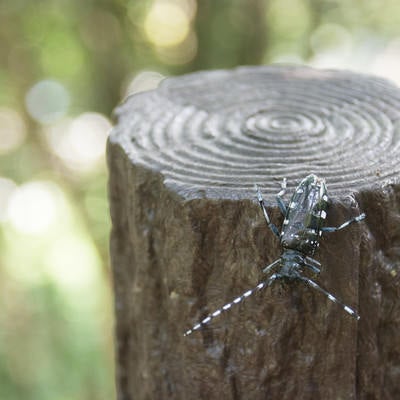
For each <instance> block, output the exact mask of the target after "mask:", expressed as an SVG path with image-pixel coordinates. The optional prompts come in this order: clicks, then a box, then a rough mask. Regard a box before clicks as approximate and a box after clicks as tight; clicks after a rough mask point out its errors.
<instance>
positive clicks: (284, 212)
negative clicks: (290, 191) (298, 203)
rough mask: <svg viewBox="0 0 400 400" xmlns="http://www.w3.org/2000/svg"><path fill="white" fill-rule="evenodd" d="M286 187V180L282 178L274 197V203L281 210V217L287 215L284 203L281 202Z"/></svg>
mask: <svg viewBox="0 0 400 400" xmlns="http://www.w3.org/2000/svg"><path fill="white" fill-rule="evenodd" d="M286 187H287V183H286V178H283V180H282V183H281V190H280V192H279V193H278V194H277V195H276V201H277V203H278V207H279V209H280V210H281V213H282V215H283V216H285V215H286V213H287V207H286V204H285V202H284V201H283V196H284V195H285V193H286Z"/></svg>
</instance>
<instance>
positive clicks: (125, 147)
mask: <svg viewBox="0 0 400 400" xmlns="http://www.w3.org/2000/svg"><path fill="white" fill-rule="evenodd" d="M399 110H400V91H399V90H398V89H397V88H396V87H394V86H392V85H390V84H389V83H387V82H386V81H383V80H380V79H377V78H372V77H365V76H360V75H356V74H352V73H347V72H338V71H336V72H335V71H316V70H312V69H308V68H294V67H281V68H278V67H269V68H267V67H256V68H241V69H238V70H232V71H214V72H204V73H197V74H192V75H187V76H183V77H180V78H174V79H169V80H166V81H164V82H163V84H162V85H161V87H160V88H159V89H157V90H155V91H152V92H147V93H143V94H139V95H136V96H134V97H132V98H130V99H128V100H127V101H126V102H125V103H124V104H123V105H122V106H121V107H120V108H119V110H118V112H117V114H118V124H117V126H116V127H115V129H114V131H113V133H112V135H111V137H110V141H109V146H108V160H109V169H110V201H111V215H112V221H113V231H112V236H111V256H112V265H113V272H114V283H115V296H116V299H115V309H116V342H117V354H118V377H117V380H118V387H119V398H120V399H124V400H133V399H135V400H137V399H185V400H190V399H203V398H205V399H208V400H211V399H235V400H236V399H250V400H253V399H254V400H258V399H260V400H261V399H295V398H299V399H300V398H301V399H325V400H326V399H327V400H329V399H397V398H400V389H399V387H400V385H399V382H400V339H399V334H398V332H399V331H400V302H399V294H400V293H399V291H400V282H399V275H398V272H399V270H400V223H399V222H400V221H399V220H400V185H399V180H398V176H399V169H400V162H399V160H398V156H397V155H398V154H399V146H400V144H399V129H398V121H399V120H400V111H399ZM309 173H316V174H317V175H319V176H321V177H325V178H326V180H327V185H328V191H329V193H330V195H331V199H332V205H331V207H330V209H329V213H328V219H327V224H328V225H330V226H332V225H339V224H341V223H342V222H344V221H345V220H347V219H349V218H350V217H351V216H355V215H357V214H358V213H359V212H360V211H363V212H366V214H367V219H366V220H365V221H364V222H362V223H361V224H355V225H352V226H351V227H349V228H347V229H345V230H343V231H340V232H336V233H331V234H325V235H324V237H323V238H322V240H321V246H320V249H319V251H318V253H317V254H316V255H315V258H317V259H318V260H320V261H321V263H322V266H323V268H322V271H321V274H320V276H319V277H314V279H315V280H316V281H317V282H319V283H320V284H321V285H322V286H323V287H325V288H327V289H328V290H329V291H330V292H332V293H333V294H335V295H336V296H338V297H339V298H340V299H342V300H343V301H344V302H345V303H346V304H348V305H349V306H352V307H354V308H356V309H357V310H358V311H359V313H360V315H361V319H360V321H359V322H356V321H355V320H354V319H352V318H351V317H350V316H349V315H348V314H346V313H345V312H343V310H342V309H341V308H340V307H338V306H337V305H336V304H333V303H332V302H330V301H329V300H327V299H326V298H325V297H324V296H322V295H321V294H320V293H319V292H316V291H314V290H313V289H311V288H308V287H305V286H304V285H303V284H302V283H291V284H283V285H282V284H280V283H276V284H274V285H272V286H271V287H270V288H268V289H266V290H264V291H261V292H259V293H257V294H256V295H254V296H252V297H249V298H248V299H246V301H244V302H243V303H241V304H240V305H238V306H236V307H235V308H232V309H231V310H230V311H229V312H227V313H225V314H223V315H221V316H220V317H218V318H216V319H215V320H214V321H213V323H212V324H210V325H208V326H207V327H205V328H204V329H202V330H200V331H197V332H195V333H193V334H192V335H190V336H188V337H183V332H185V330H186V329H189V328H190V327H191V326H192V325H193V324H195V323H196V322H197V321H198V320H200V319H201V318H204V317H205V316H206V315H208V313H210V312H212V311H214V310H215V309H216V308H219V307H220V306H222V305H223V304H224V303H226V302H228V301H231V300H232V299H233V298H234V297H236V296H237V295H239V294H241V293H242V292H243V291H245V290H247V289H248V288H251V287H254V286H255V285H256V284H257V283H258V282H259V281H260V280H262V279H264V278H265V276H263V274H262V272H261V270H262V267H264V266H265V265H267V264H268V263H270V262H272V261H274V260H275V259H277V258H278V257H279V255H280V253H281V249H280V246H279V241H278V240H277V239H276V238H275V237H274V235H273V234H272V233H271V231H269V230H268V228H267V227H266V225H265V221H264V220H263V216H262V214H261V212H260V210H259V207H258V204H257V202H256V198H255V194H254V188H253V185H254V184H255V183H258V184H259V185H260V186H261V187H262V188H263V193H264V194H265V198H266V200H267V201H268V203H269V205H270V206H271V207H270V212H271V216H272V219H273V220H274V222H275V223H276V224H277V225H278V226H280V224H281V223H282V217H281V215H280V213H279V211H278V209H277V207H276V206H275V199H274V195H275V194H276V193H277V191H278V189H279V185H278V182H279V181H280V180H281V179H282V178H283V177H286V178H287V179H288V183H289V190H288V192H289V193H290V192H291V190H292V189H293V187H294V186H295V185H296V184H297V183H298V181H299V180H300V179H301V178H303V177H304V176H306V175H307V174H309ZM288 197H289V196H288Z"/></svg>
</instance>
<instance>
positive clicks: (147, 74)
mask: <svg viewBox="0 0 400 400" xmlns="http://www.w3.org/2000/svg"><path fill="white" fill-rule="evenodd" d="M164 78H165V76H164V75H162V74H160V73H158V72H155V71H142V72H140V73H138V74H137V75H136V76H135V77H134V78H133V79H132V80H131V81H130V82H129V83H128V85H127V87H126V89H125V90H124V92H125V93H124V94H125V96H129V95H132V94H135V93H139V92H145V91H147V90H152V89H155V88H157V87H158V85H159V84H160V82H161V81H162V80H163V79H164Z"/></svg>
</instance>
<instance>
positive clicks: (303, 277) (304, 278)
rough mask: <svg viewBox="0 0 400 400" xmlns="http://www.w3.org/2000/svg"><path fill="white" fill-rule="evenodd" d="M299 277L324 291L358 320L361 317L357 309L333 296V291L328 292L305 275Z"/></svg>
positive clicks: (330, 298) (331, 299)
mask: <svg viewBox="0 0 400 400" xmlns="http://www.w3.org/2000/svg"><path fill="white" fill-rule="evenodd" d="M299 279H301V280H302V281H304V282H305V283H306V284H308V285H310V286H311V287H313V288H314V289H317V290H318V291H319V292H321V293H323V294H324V295H325V296H326V297H327V298H328V299H329V300H330V301H332V302H333V303H336V304H339V305H340V306H341V307H342V308H343V310H344V311H346V312H347V313H348V314H350V315H351V316H352V317H354V318H355V319H357V320H359V319H360V316H359V315H358V314H357V311H355V310H353V309H352V308H350V307H349V306H347V305H346V304H344V303H342V302H341V301H340V300H338V299H337V298H336V297H335V296H333V295H332V294H331V293H329V292H327V291H326V290H325V289H323V288H322V287H321V286H319V285H318V284H317V283H315V282H314V281H313V280H311V279H309V278H306V277H305V276H301V277H299Z"/></svg>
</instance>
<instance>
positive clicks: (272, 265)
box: [263, 258, 281, 274]
mask: <svg viewBox="0 0 400 400" xmlns="http://www.w3.org/2000/svg"><path fill="white" fill-rule="evenodd" d="M280 261H281V259H280V258H278V259H277V260H275V261H274V262H273V263H272V264H269V265H267V266H266V267H265V268H264V269H263V272H264V274H266V273H268V272H269V271H270V270H271V269H272V268H274V267H275V265H276V264H278V263H279V262H280Z"/></svg>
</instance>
